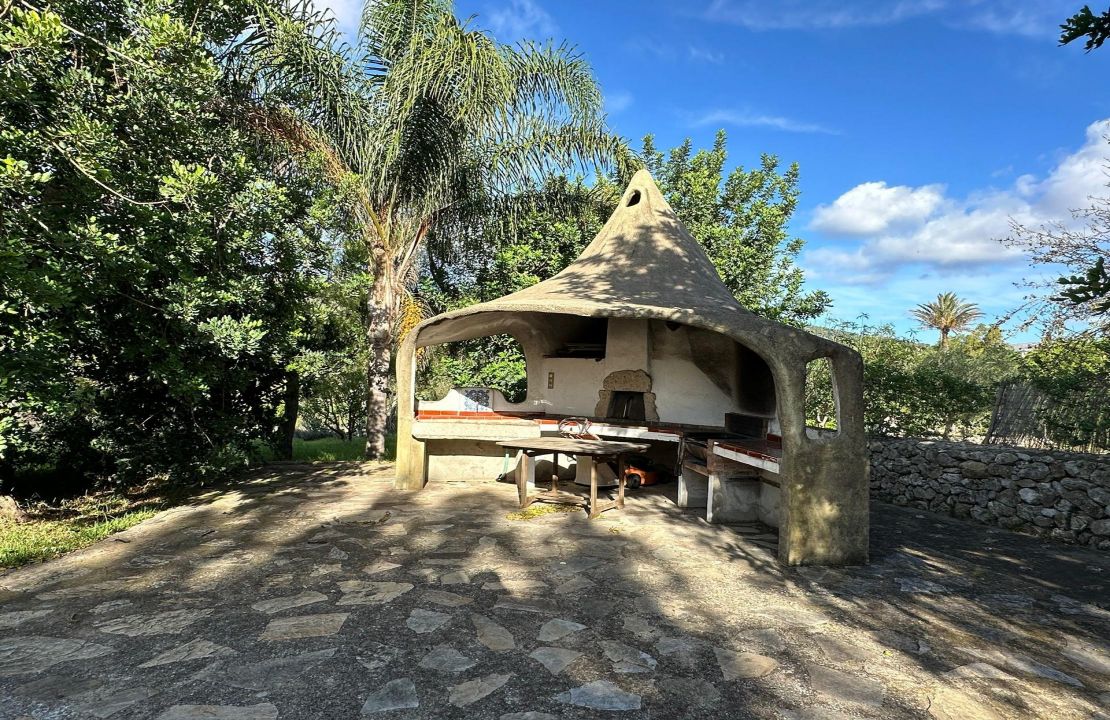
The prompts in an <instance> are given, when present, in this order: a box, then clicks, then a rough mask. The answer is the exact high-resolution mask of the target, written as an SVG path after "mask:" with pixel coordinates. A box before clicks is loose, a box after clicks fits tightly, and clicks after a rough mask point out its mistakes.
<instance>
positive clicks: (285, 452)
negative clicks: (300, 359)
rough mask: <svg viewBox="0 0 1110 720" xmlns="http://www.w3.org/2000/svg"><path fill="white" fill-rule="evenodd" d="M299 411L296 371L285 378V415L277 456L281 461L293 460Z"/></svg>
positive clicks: (299, 380)
mask: <svg viewBox="0 0 1110 720" xmlns="http://www.w3.org/2000/svg"><path fill="white" fill-rule="evenodd" d="M300 410H301V376H300V374H299V373H297V372H296V371H293V372H290V373H289V374H288V375H287V376H286V378H285V413H284V415H282V418H281V428H280V433H281V434H280V436H279V437H278V442H279V445H278V448H277V455H278V457H279V458H281V459H282V460H292V459H293V437H294V436H295V435H296V432H297V415H298V414H299V413H300Z"/></svg>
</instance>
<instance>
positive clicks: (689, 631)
mask: <svg viewBox="0 0 1110 720" xmlns="http://www.w3.org/2000/svg"><path fill="white" fill-rule="evenodd" d="M391 480H392V468H391V466H389V465H370V464H365V465H364V464H357V463H354V464H347V463H342V464H339V463H337V464H334V465H327V466H319V465H311V466H305V467H302V468H298V467H293V466H288V465H287V466H283V467H282V468H280V470H279V471H276V472H275V470H274V469H268V470H262V471H260V472H259V473H257V474H255V475H254V476H252V477H251V478H250V479H248V480H246V481H244V482H243V483H242V484H240V485H239V486H237V487H236V488H234V489H232V490H228V491H226V492H224V493H221V494H220V495H219V496H218V497H216V498H212V499H209V500H208V501H207V502H201V501H197V502H196V503H195V504H193V505H192V506H189V507H182V508H177V509H174V510H170V511H167V512H166V513H163V514H162V515H160V516H158V517H157V518H155V519H154V520H152V521H148V522H147V523H144V524H142V525H140V526H138V527H136V528H133V529H131V530H129V531H127V532H126V533H123V535H122V537H118V538H116V539H114V540H112V539H110V540H108V541H105V542H103V543H100V544H99V545H98V546H96V547H94V548H90V549H89V550H86V551H82V552H80V553H75V554H74V555H72V556H69V557H66V558H62V559H60V560H59V561H55V562H53V563H48V564H44V565H41V566H36V567H31V568H25V569H23V570H21V571H17V572H14V573H8V574H5V575H0V588H3V589H0V602H3V605H4V608H5V612H9V611H10V612H20V611H29V610H36V609H37V610H44V609H45V610H49V611H50V612H49V613H47V614H45V615H43V616H42V617H36V618H31V619H29V620H26V621H24V622H22V623H21V624H19V625H18V626H17V627H16V628H15V629H14V630H7V631H6V632H9V633H13V634H14V633H18V634H20V635H23V636H26V635H35V636H43V637H64V638H73V639H77V640H82V641H87V642H91V643H95V644H97V645H103V646H105V647H108V648H111V650H112V651H113V652H112V653H111V654H108V655H105V656H103V657H102V658H100V659H99V660H95V661H92V662H84V663H77V662H69V663H60V664H56V665H52V666H50V667H47V668H43V669H41V670H39V671H37V672H32V673H21V674H4V670H3V668H4V664H3V663H4V661H3V653H2V652H0V693H3V695H4V696H6V697H12V698H15V701H16V702H17V703H19V705H17V707H18V708H20V709H22V710H23V711H27V712H30V711H31V710H33V709H34V708H40V709H41V708H47V707H49V708H57V707H60V706H67V707H72V706H73V705H74V704H77V705H80V703H81V702H84V701H83V700H81V698H82V697H85V696H82V695H81V694H80V693H77V692H70V693H69V694H68V695H67V694H66V690H65V689H66V688H69V689H70V690H73V689H75V688H84V689H83V690H82V691H81V692H93V691H95V692H100V693H101V694H102V695H103V694H104V693H109V695H110V694H111V693H112V692H120V691H122V689H130V690H131V691H132V692H135V691H136V689H145V691H149V695H147V696H146V697H144V699H143V700H142V702H141V703H138V704H137V705H129V706H127V707H126V708H125V709H124V710H121V714H120V715H117V716H116V717H148V716H157V714H159V713H160V712H161V710H162V709H164V708H167V707H169V706H171V705H177V704H234V705H255V704H260V703H272V704H273V705H274V706H275V707H276V708H277V709H278V711H280V713H281V717H282V718H298V717H325V716H327V717H339V716H345V717H350V716H354V715H357V713H358V711H359V708H360V707H361V706H362V704H363V703H364V702H365V701H366V699H367V698H368V697H370V696H371V695H372V694H373V693H375V692H377V691H378V690H379V689H380V688H382V687H383V686H384V685H385V684H386V683H388V682H389V681H392V680H397V679H401V678H409V679H411V680H412V682H413V684H414V686H415V689H416V694H417V696H418V697H419V701H420V707H418V708H415V709H412V710H407V711H397V712H395V713H393V716H396V717H444V718H463V717H476V716H481V717H499V715H500V714H502V713H508V712H522V711H527V710H536V711H543V712H548V713H551V714H553V715H555V716H557V717H594V716H596V711H591V710H588V709H585V708H580V707H576V706H573V705H567V704H565V703H563V702H560V701H559V700H557V699H556V696H557V695H559V694H560V693H564V692H567V691H569V690H571V689H572V688H576V687H580V686H583V685H585V684H587V683H591V682H594V681H596V680H599V679H601V680H607V681H611V682H613V683H614V684H615V685H616V686H618V687H619V688H621V689H622V690H623V691H624V692H627V693H631V694H633V695H637V696H639V698H640V701H641V709H640V710H638V711H636V710H633V711H629V712H627V713H625V715H624V716H627V717H642V718H647V717H676V718H682V717H688V718H696V717H708V716H715V717H730V718H732V717H735V718H747V717H751V718H780V717H789V716H791V714H793V716H794V717H798V718H806V717H818V716H820V713H822V712H837V711H839V712H842V713H844V714H845V715H844V716H845V717H847V716H863V717H881V718H903V717H905V718H916V717H924V716H925V715H926V713H927V712H928V708H929V706H930V703H931V702H933V701H934V699H936V698H940V699H941V701H943V704H944V705H945V706H951V707H949V710H951V712H950V714H949V715H948V717H959V716H960V715H959V713H958V712H957V711H958V710H959V706H958V700H959V699H960V698H967V702H968V703H969V707H971V706H978V707H979V708H980V709H982V708H988V707H989V708H993V710H994V712H995V713H996V714H997V715H998V716H999V717H1026V716H1046V715H1051V716H1054V717H1062V718H1066V717H1088V716H1091V715H1092V714H1094V713H1095V712H1097V699H1096V697H1095V693H1096V692H1097V691H1098V690H1100V689H1102V690H1104V689H1105V687H1104V684H1105V683H1106V682H1107V679H1106V677H1105V676H1100V675H1097V674H1095V673H1093V672H1092V671H1090V670H1089V669H1088V668H1087V667H1084V666H1083V665H1077V664H1076V663H1075V662H1073V661H1072V660H1071V659H1069V657H1068V656H1066V655H1064V654H1063V652H1064V650H1065V643H1066V642H1067V641H1068V638H1069V637H1070V638H1073V639H1082V640H1084V641H1086V642H1089V643H1092V644H1103V645H1105V644H1106V643H1107V641H1108V638H1107V637H1106V634H1107V630H1106V628H1107V627H1110V625H1108V624H1107V622H1106V611H1105V610H1104V609H1103V608H1101V607H1100V606H1099V605H1098V602H1105V597H1106V594H1105V593H1106V588H1105V585H1104V582H1105V581H1103V580H1102V578H1105V577H1107V575H1106V573H1107V572H1110V560H1108V559H1107V558H1104V557H1101V556H1100V555H1098V554H1095V553H1089V552H1085V551H1081V550H1078V549H1074V548H1057V547H1055V546H1046V545H1045V544H1043V543H1038V542H1037V541H1035V540H1031V539H1029V538H1024V537H1020V536H1015V535H1010V534H1008V533H999V532H993V531H990V530H988V529H985V528H981V527H978V526H973V525H967V524H963V523H958V522H956V521H952V520H947V519H945V518H939V517H937V516H929V515H925V514H924V513H914V512H910V511H905V510H901V509H898V508H893V507H890V506H883V505H877V506H876V507H875V508H874V512H873V522H872V527H873V541H872V560H873V561H872V564H871V565H868V566H864V567H859V568H838V569H833V568H829V569H826V568H787V567H783V566H781V565H780V564H779V563H778V562H777V560H776V559H775V547H774V540H773V536H768V535H767V533H765V532H764V529H763V528H760V527H758V526H746V527H739V528H724V527H721V526H716V525H710V524H708V523H706V522H705V521H704V519H703V518H700V517H698V516H697V515H696V513H694V512H690V511H683V510H681V509H679V508H677V507H675V506H674V504H673V501H672V498H670V497H668V493H667V491H655V490H653V491H650V492H648V491H644V492H641V493H639V494H633V495H631V496H630V498H629V503H628V507H627V508H626V510H625V511H623V512H609V513H606V514H604V515H603V516H602V518H601V519H599V520H595V521H587V520H586V519H585V517H584V515H583V514H551V515H543V516H540V517H537V518H534V519H532V520H526V521H510V520H507V519H506V515H507V514H509V513H510V512H511V511H513V510H515V509H516V503H515V499H516V495H515V488H513V487H511V486H506V485H503V484H498V483H492V482H478V483H446V484H436V485H431V486H429V487H427V488H425V489H424V490H423V491H420V492H399V491H394V490H393V489H392V488H391ZM390 565H392V566H395V567H389V566H390ZM453 573H456V574H453ZM374 583H390V584H391V585H390V587H400V586H403V585H406V584H407V585H412V588H411V589H409V590H407V591H405V592H402V593H401V594H400V595H398V596H397V597H396V598H395V599H392V600H390V601H388V602H382V603H378V604H361V603H362V601H359V602H355V601H356V600H357V599H358V597H359V595H358V593H359V591H360V589H361V591H362V597H363V600H365V598H366V594H367V592H370V590H371V589H372V588H374V587H377V586H375V585H374ZM393 584H397V585H393ZM303 593H319V594H320V595H321V596H323V598H324V599H322V600H317V601H314V602H311V603H307V604H305V605H303V606H301V607H296V608H291V609H288V610H286V611H281V612H276V613H274V614H273V615H270V614H267V613H265V612H260V611H258V610H255V609H253V608H252V607H251V606H252V605H254V604H255V603H257V602H258V601H260V600H266V599H272V598H283V597H292V596H297V595H300V594H303ZM352 593H353V594H352ZM452 596H454V597H452ZM443 603H459V604H458V605H456V606H452V605H450V604H446V605H445V604H443ZM113 604H114V605H113ZM179 610H196V611H198V612H199V613H204V611H207V614H201V615H199V616H198V617H197V619H196V620H195V621H193V622H192V623H191V624H189V625H188V626H187V627H186V628H184V629H183V630H181V631H179V632H166V633H152V634H149V635H148V634H140V635H134V636H129V635H125V634H119V633H105V632H103V631H101V629H100V627H104V626H105V623H112V622H117V621H119V620H120V618H124V619H126V618H130V617H132V616H135V617H137V618H139V619H144V618H153V619H155V620H158V619H159V618H165V617H167V616H165V615H163V614H164V613H167V612H169V613H173V612H176V611H179ZM414 610H422V611H431V612H438V613H441V614H443V615H444V616H447V619H446V620H445V621H444V625H443V626H442V627H440V628H438V629H435V630H432V631H431V632H427V633H417V632H415V631H413V630H412V629H410V625H409V623H411V622H413V611H414ZM344 613H345V614H346V615H347V616H346V617H345V618H343V622H342V626H341V628H340V630H339V631H338V632H337V633H336V634H334V635H321V636H314V637H304V638H300V639H296V640H280V641H269V640H263V639H260V637H261V636H263V634H264V633H265V632H266V630H267V628H268V627H271V626H270V622H271V621H272V620H274V619H281V618H283V617H287V616H300V615H335V614H344ZM475 614H477V615H481V616H483V617H486V618H489V619H491V620H493V621H494V622H496V623H497V624H498V625H500V626H502V627H503V628H505V629H506V630H507V631H508V632H509V633H511V635H512V636H513V638H514V645H515V647H514V648H513V649H511V650H506V651H502V652H495V651H493V650H491V649H490V648H487V647H486V646H485V645H483V644H481V643H480V642H479V641H478V639H477V635H476V632H475V625H474V622H475V621H473V620H472V619H471V616H472V615H475ZM0 617H3V614H2V613H0ZM553 618H562V619H565V620H570V621H573V622H576V623H579V624H581V625H583V626H585V628H584V629H583V630H581V631H578V632H575V633H572V634H570V635H568V636H566V637H564V638H560V639H558V640H553V641H540V640H539V639H538V634H539V632H540V629H541V628H542V626H543V625H544V623H545V622H546V621H548V620H550V619H553ZM125 624H126V623H125ZM189 639H205V640H208V641H210V642H214V643H217V644H219V645H221V646H225V647H228V648H231V649H232V650H234V651H235V652H236V653H237V655H235V656H234V657H229V658H222V657H211V658H206V659H198V660H192V661H187V662H178V663H169V664H165V665H158V666H153V667H146V668H143V667H140V665H142V664H143V663H147V662H149V661H150V660H151V659H152V658H154V657H155V656H157V655H159V654H160V653H162V652H165V651H167V650H171V649H173V648H175V647H178V646H180V645H181V644H182V643H183V642H185V641H186V640H189ZM442 645H450V647H451V648H453V649H454V650H457V651H458V652H459V653H460V654H461V655H462V656H464V657H465V658H466V659H469V660H472V661H474V663H475V664H474V665H473V666H471V667H469V668H467V669H466V670H465V671H462V672H458V673H445V672H442V671H439V670H434V669H430V668H427V667H422V666H421V664H420V663H421V662H423V661H425V660H426V658H427V656H428V654H429V653H430V652H431V651H433V650H435V649H436V648H437V647H439V646H442ZM545 646H554V647H561V648H563V649H564V650H570V651H573V652H579V653H581V656H579V657H576V658H575V659H574V660H573V662H571V663H570V664H569V665H567V667H566V668H565V669H564V670H563V671H562V672H561V673H560V674H559V675H558V676H552V675H551V674H550V673H549V672H548V670H546V669H545V668H544V666H543V665H541V664H540V663H539V662H537V661H536V660H535V659H533V658H532V657H531V654H532V653H533V652H535V650H537V649H538V648H540V647H545ZM629 648H630V649H632V650H628V649H629ZM639 652H644V653H647V655H648V656H650V661H649V660H645V659H642V658H640V656H639V655H638V653H639ZM730 653H732V654H730ZM745 654H749V655H745ZM755 656H758V657H762V658H766V659H767V660H766V661H764V660H759V659H757V658H756V657H755ZM737 657H739V658H740V659H739V661H737ZM721 658H724V663H725V664H726V665H728V664H729V663H730V662H732V666H731V667H732V670H733V671H736V672H739V674H740V675H744V674H748V675H759V674H761V673H762V672H763V671H764V670H766V671H767V672H766V674H764V675H762V676H760V677H740V678H737V679H731V680H729V679H726V678H725V676H724V675H723V670H722V663H721ZM1015 658H1016V659H1015ZM1023 658H1024V659H1023ZM101 660H108V661H109V662H101ZM737 662H738V663H739V664H737ZM976 662H985V663H988V664H990V665H992V666H994V667H996V668H997V669H999V670H1000V671H1002V672H1004V673H1005V674H1006V675H1008V676H1010V677H1011V678H1012V679H1008V680H1007V679H1003V680H999V679H987V678H981V677H960V676H959V673H957V675H955V676H954V675H951V674H950V673H951V671H952V670H953V669H954V668H959V667H964V666H968V665H971V664H973V663H976ZM275 663H277V664H275ZM282 663H284V664H282ZM652 663H654V667H652V666H651V664H652ZM1007 663H1009V664H1007ZM618 666H619V667H620V668H621V669H624V670H633V671H634V672H617V668H618ZM1046 669H1049V670H1051V669H1055V670H1058V671H1060V672H1062V673H1066V676H1068V677H1071V678H1074V679H1075V680H1076V681H1078V682H1081V683H1082V684H1083V687H1081V688H1080V687H1073V686H1072V685H1070V684H1068V683H1069V681H1067V680H1061V678H1059V677H1056V678H1052V677H1039V676H1038V674H1040V675H1043V674H1044V673H1045V672H1047V670H1046ZM635 670H644V672H635ZM979 670H982V668H979ZM497 675H509V676H510V678H509V679H508V681H507V682H506V683H505V684H504V685H503V686H502V687H500V688H499V689H498V690H497V691H496V692H493V693H491V694H490V695H489V696H488V697H485V698H483V699H481V700H479V701H478V702H476V703H475V704H473V705H470V706H467V707H462V708H460V707H456V706H454V705H452V704H450V703H449V702H448V699H449V697H450V696H451V692H452V690H451V688H453V687H456V686H457V685H459V684H462V683H464V682H465V681H467V680H471V679H475V678H488V677H490V676H497ZM89 688H92V690H90V689H89ZM951 693H958V695H952V694H951ZM75 698H76V699H75ZM140 706H141V709H139V707H140ZM953 708H955V709H954V710H953ZM983 711H984V712H985V710H983ZM933 712H934V714H936V715H937V716H938V717H946V715H944V714H942V713H943V712H944V707H942V704H940V703H938V704H936V705H934V708H933ZM475 713H478V715H475ZM953 713H954V714H953ZM964 716H967V714H966V713H965V715H964Z"/></svg>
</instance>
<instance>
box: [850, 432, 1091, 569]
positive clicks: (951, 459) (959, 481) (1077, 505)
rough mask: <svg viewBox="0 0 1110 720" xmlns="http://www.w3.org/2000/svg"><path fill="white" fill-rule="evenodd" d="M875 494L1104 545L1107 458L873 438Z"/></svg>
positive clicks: (1040, 533)
mask: <svg viewBox="0 0 1110 720" xmlns="http://www.w3.org/2000/svg"><path fill="white" fill-rule="evenodd" d="M870 450H871V494H872V496H873V497H875V498H876V499H878V500H884V501H887V502H892V503H894V504H896V505H908V506H910V507H917V508H921V509H923V510H931V511H933V512H940V513H945V514H948V515H953V516H955V517H961V518H970V519H973V520H977V521H979V522H981V523H985V524H988V525H997V526H999V527H1003V528H1006V529H1008V530H1016V531H1018V532H1024V533H1029V534H1033V535H1038V536H1041V537H1047V538H1051V539H1053V540H1058V541H1061V542H1066V543H1078V544H1080V545H1087V546H1090V547H1094V548H1098V549H1100V550H1110V457H1108V456H1105V455H1086V454H1082V453H1066V452H1053V451H1048V450H1030V449H1026V448H1012V447H1004V446H999V445H975V444H972V443H954V442H941V441H926V440H913V439H910V440H873V441H872V442H871V443H870Z"/></svg>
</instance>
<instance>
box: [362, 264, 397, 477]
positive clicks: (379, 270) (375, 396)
mask: <svg viewBox="0 0 1110 720" xmlns="http://www.w3.org/2000/svg"><path fill="white" fill-rule="evenodd" d="M371 263H372V265H373V273H374V285H373V286H372V287H371V288H370V292H369V293H368V295H367V300H366V311H367V313H366V314H367V320H368V321H367V327H366V339H367V344H368V345H369V348H370V357H369V359H368V361H367V363H366V450H365V454H366V457H367V459H369V460H378V459H381V458H382V457H384V456H385V426H386V422H387V421H388V419H389V359H390V355H391V352H392V350H393V322H392V320H393V317H392V316H393V313H392V307H393V302H392V299H393V295H394V293H393V288H392V281H393V278H392V277H391V273H390V272H389V260H388V257H387V254H386V252H385V250H384V248H375V249H374V251H373V253H372V258H371Z"/></svg>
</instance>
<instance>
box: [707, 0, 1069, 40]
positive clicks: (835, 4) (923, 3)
mask: <svg viewBox="0 0 1110 720" xmlns="http://www.w3.org/2000/svg"><path fill="white" fill-rule="evenodd" d="M1015 5H1020V4H1015V3H1014V2H1012V0H897V1H895V2H892V1H891V0H853V1H852V2H843V0H713V1H712V2H710V4H709V6H708V7H707V8H706V10H705V13H704V16H705V17H706V18H707V19H709V20H712V21H714V22H729V23H733V24H736V25H741V26H743V27H746V28H748V29H750V30H837V29H842V28H853V27H878V26H881V25H894V24H897V23H901V22H908V21H911V20H915V19H919V18H924V17H930V18H935V19H936V20H939V21H940V22H943V23H945V24H947V25H949V26H950V27H955V28H959V29H968V30H979V31H985V32H990V33H995V34H999V35H1022V36H1027V37H1040V38H1044V37H1055V36H1056V35H1057V34H1058V33H1059V24H1060V22H1061V21H1062V20H1063V18H1066V17H1068V16H1069V15H1071V14H1072V13H1074V12H1075V9H1076V7H1078V6H1077V5H1075V3H1074V2H1069V1H1068V0H1037V1H1036V2H1032V3H1025V5H1024V6H1015Z"/></svg>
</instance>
